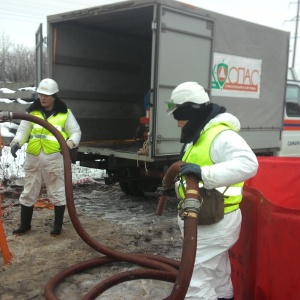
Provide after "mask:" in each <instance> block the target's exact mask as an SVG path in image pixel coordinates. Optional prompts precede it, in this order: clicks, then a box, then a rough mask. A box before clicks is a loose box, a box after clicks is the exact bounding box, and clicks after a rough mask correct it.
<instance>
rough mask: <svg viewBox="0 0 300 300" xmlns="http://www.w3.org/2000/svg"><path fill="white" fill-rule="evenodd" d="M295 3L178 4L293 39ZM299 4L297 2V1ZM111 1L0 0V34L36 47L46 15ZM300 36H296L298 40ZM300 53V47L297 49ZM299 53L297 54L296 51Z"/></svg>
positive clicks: (194, 0)
mask: <svg viewBox="0 0 300 300" xmlns="http://www.w3.org/2000/svg"><path fill="white" fill-rule="evenodd" d="M297 1H298V0H295V1H288V0H275V1H270V0H185V1H184V0H181V1H180V2H186V3H189V4H193V5H196V6H199V7H201V8H204V9H208V10H212V11H215V12H218V13H222V14H225V15H230V16H233V17H236V18H240V19H244V20H247V21H250V22H254V23H259V24H262V25H266V26H270V27H273V28H277V29H281V30H285V31H289V32H291V41H294V40H295V39H294V37H295V25H296V16H297ZM299 1H300V0H299ZM112 2H119V1H114V0H1V1H0V33H1V34H2V33H5V35H7V36H9V37H10V39H11V40H12V41H13V42H14V43H20V44H24V45H26V46H29V47H31V46H32V47H34V45H35V32H36V30H37V28H38V26H39V24H40V23H43V33H44V36H46V28H47V25H46V20H47V15H53V14H58V13H62V12H66V11H71V10H76V9H82V8H86V7H92V6H97V5H103V4H107V3H112ZM299 35H300V33H298V36H299ZM298 49H300V47H298ZM298 52H299V51H298Z"/></svg>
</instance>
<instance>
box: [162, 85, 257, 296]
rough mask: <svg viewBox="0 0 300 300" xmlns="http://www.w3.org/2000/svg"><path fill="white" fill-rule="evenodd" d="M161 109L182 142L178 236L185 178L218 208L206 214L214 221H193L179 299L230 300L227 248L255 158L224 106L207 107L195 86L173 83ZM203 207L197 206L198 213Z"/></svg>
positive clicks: (235, 235)
mask: <svg viewBox="0 0 300 300" xmlns="http://www.w3.org/2000/svg"><path fill="white" fill-rule="evenodd" d="M167 105H168V114H169V115H171V114H172V115H173V117H174V118H175V120H177V122H178V127H180V128H181V139H180V142H181V143H183V144H184V145H183V148H182V153H181V160H182V161H183V162H184V163H183V164H182V166H181V167H180V171H179V177H180V178H181V180H180V181H179V182H178V183H177V184H176V188H175V189H176V193H177V196H178V198H179V199H180V202H179V206H178V210H179V216H178V223H179V227H180V230H181V232H182V233H183V232H184V230H183V226H184V221H183V220H182V219H181V212H182V204H183V200H184V198H185V196H184V192H185V177H184V176H185V175H193V176H194V177H196V178H197V179H198V180H199V187H202V191H201V192H200V193H201V195H202V196H203V193H205V191H208V193H207V194H212V191H215V193H216V195H218V196H217V197H216V199H219V203H221V204H222V211H221V213H222V214H221V217H220V218H219V219H217V218H216V216H215V215H213V216H209V217H211V220H214V221H213V222H207V223H205V222H203V219H202V220H200V218H198V231H197V252H196V258H195V265H194V271H193V275H192V278H191V282H190V286H189V288H188V291H187V294H186V298H185V299H193V300H194V299H198V300H217V299H219V300H221V299H222V300H225V299H228V300H229V299H233V286H232V282H231V266H230V260H229V255H228V250H229V249H230V248H231V247H232V246H233V245H234V244H235V243H236V241H237V240H238V238H239V234H240V228H241V220H242V216H241V211H240V209H239V204H240V202H241V201H242V187H243V184H244V181H245V180H247V179H249V178H251V177H253V176H254V175H255V174H256V172H257V169H258V162H257V158H256V156H255V154H254V153H253V152H252V150H251V148H250V147H249V146H248V144H247V143H246V141H245V140H244V139H243V138H242V137H241V136H240V135H239V134H238V131H239V130H240V122H239V121H238V119H237V118H236V117H235V116H233V115H232V114H229V113H226V109H225V107H222V106H219V105H217V104H213V103H211V102H210V99H209V97H208V95H207V93H206V92H205V90H204V89H203V87H202V86H200V85H199V84H198V83H196V82H185V83H182V84H180V85H178V86H177V87H176V88H175V89H174V90H173V92H172V94H171V99H170V101H169V102H168V103H167ZM166 188H169V187H166ZM204 200H206V199H204ZM208 200H209V201H208V202H206V201H205V202H206V203H213V202H212V200H213V199H212V198H208ZM204 205H205V203H204V202H203V204H202V206H201V207H200V214H201V210H204ZM200 214H199V215H200ZM208 219H209V218H208ZM200 224H201V225H200Z"/></svg>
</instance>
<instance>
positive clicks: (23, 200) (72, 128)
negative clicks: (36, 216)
mask: <svg viewBox="0 0 300 300" xmlns="http://www.w3.org/2000/svg"><path fill="white" fill-rule="evenodd" d="M58 92H59V90H58V85H57V83H56V82H55V81H54V80H52V79H50V78H46V79H43V80H42V81H41V82H40V84H39V86H38V88H37V93H38V99H37V100H35V101H34V102H33V103H32V104H31V105H30V106H29V108H28V109H27V112H28V113H29V114H30V115H32V116H35V117H38V118H41V119H44V120H46V121H47V122H49V123H50V124H52V125H53V126H54V127H56V129H57V130H58V131H59V132H60V133H61V134H62V136H63V137H64V138H65V140H66V143H67V145H68V147H69V149H73V148H75V147H77V146H78V144H79V142H80V139H81V130H80V127H79V125H78V123H77V121H76V119H75V117H74V115H73V113H72V112H71V110H70V109H68V108H67V106H66V104H65V103H64V102H63V101H62V100H61V99H60V98H58V96H57V93H58ZM25 143H28V145H27V149H26V159H25V166H24V169H25V184H24V190H23V192H22V193H21V195H20V199H19V201H20V204H21V224H20V226H19V228H18V229H16V230H14V231H13V234H15V235H22V234H24V233H26V232H27V231H29V230H30V229H31V219H32V215H33V206H34V203H35V202H36V201H37V199H38V196H39V193H40V190H41V187H42V185H43V184H44V183H45V185H46V188H47V196H48V199H49V200H50V201H51V202H52V204H53V205H54V226H53V230H52V231H51V235H52V236H58V235H60V233H61V230H62V224H63V217H64V212H65V205H66V197H65V184H64V164H63V156H62V153H61V148H60V144H59V142H58V141H57V139H56V138H55V137H54V136H53V134H52V133H51V132H50V131H48V130H47V129H46V128H44V127H42V126H41V125H38V124H36V123H34V122H30V121H26V120H22V121H21V123H20V126H19V127H18V130H17V132H16V135H15V137H14V139H13V140H12V142H11V144H10V146H11V154H12V155H13V157H16V152H17V151H18V150H19V149H20V148H21V146H22V145H24V144H25Z"/></svg>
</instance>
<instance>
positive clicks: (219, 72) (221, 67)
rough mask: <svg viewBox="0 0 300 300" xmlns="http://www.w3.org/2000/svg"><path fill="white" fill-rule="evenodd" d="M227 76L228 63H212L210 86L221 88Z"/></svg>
mask: <svg viewBox="0 0 300 300" xmlns="http://www.w3.org/2000/svg"><path fill="white" fill-rule="evenodd" d="M227 77H228V65H227V64H225V63H220V64H217V65H214V68H213V70H212V88H213V89H218V90H221V89H222V88H223V85H224V84H225V82H226V80H227Z"/></svg>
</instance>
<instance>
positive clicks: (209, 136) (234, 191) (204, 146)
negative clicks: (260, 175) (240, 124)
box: [177, 124, 244, 213]
mask: <svg viewBox="0 0 300 300" xmlns="http://www.w3.org/2000/svg"><path fill="white" fill-rule="evenodd" d="M224 130H231V129H230V128H229V127H228V126H226V125H223V124H217V125H215V126H213V127H211V128H209V129H207V130H206V131H205V132H203V133H202V134H201V136H200V138H199V139H198V141H197V142H196V143H195V144H194V145H191V146H190V147H189V148H188V149H187V150H186V152H185V154H184V156H183V158H182V161H184V162H187V163H194V164H197V165H199V166H211V165H213V162H212V160H211V158H210V147H211V144H212V142H213V140H214V138H215V137H216V136H217V135H218V134H219V133H220V132H222V131H224ZM181 179H182V180H180V183H179V186H178V191H177V195H179V197H180V198H181V201H180V202H179V204H178V209H180V208H181V205H182V202H183V199H184V198H185V195H184V190H185V184H186V181H185V178H184V176H182V178H181ZM243 185H244V182H240V183H237V184H233V185H231V186H229V187H219V188H216V189H217V190H218V191H220V192H221V193H224V213H229V212H231V211H234V210H236V209H238V208H239V204H240V203H241V201H242V187H243ZM199 187H203V182H202V181H200V182H199ZM224 191H225V192H224Z"/></svg>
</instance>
